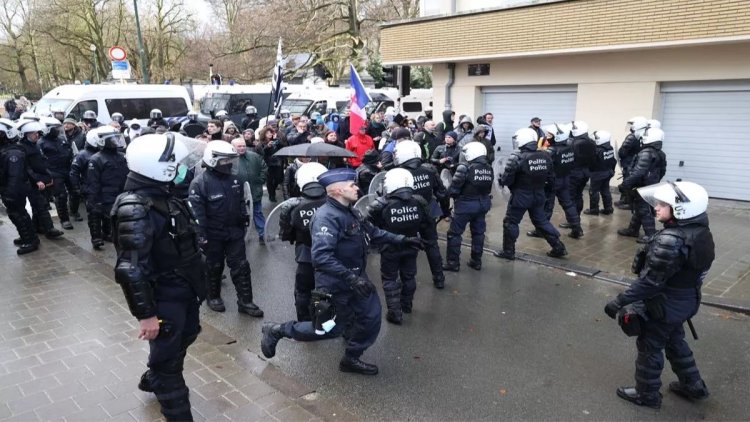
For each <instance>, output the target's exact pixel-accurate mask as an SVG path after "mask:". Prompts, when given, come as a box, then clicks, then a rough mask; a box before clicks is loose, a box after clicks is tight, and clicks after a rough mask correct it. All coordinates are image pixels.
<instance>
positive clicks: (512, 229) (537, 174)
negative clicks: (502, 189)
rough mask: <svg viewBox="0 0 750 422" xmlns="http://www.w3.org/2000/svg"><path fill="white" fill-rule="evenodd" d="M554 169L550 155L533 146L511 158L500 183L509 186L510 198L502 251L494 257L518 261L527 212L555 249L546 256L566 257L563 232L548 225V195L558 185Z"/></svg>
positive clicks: (526, 147)
mask: <svg viewBox="0 0 750 422" xmlns="http://www.w3.org/2000/svg"><path fill="white" fill-rule="evenodd" d="M552 166H553V164H552V158H551V157H550V156H549V154H547V153H546V152H544V151H537V150H536V144H534V143H531V144H528V145H523V146H521V147H520V149H519V151H515V152H513V153H512V154H511V155H510V157H509V158H508V163H507V164H506V165H505V172H504V173H503V175H502V178H501V180H500V184H501V185H502V186H507V187H508V188H509V189H510V192H511V195H510V199H509V200H508V207H507V209H506V211H505V218H504V219H503V250H502V252H497V253H495V256H498V257H502V258H507V259H514V258H515V252H516V239H518V224H519V223H520V222H521V219H522V218H523V215H524V214H526V212H527V211H528V212H529V217H530V218H531V222H532V224H534V227H535V228H536V230H537V231H540V232H541V233H542V235H543V236H544V239H545V240H546V241H547V243H549V245H550V246H552V250H551V251H550V252H548V253H547V254H548V255H550V256H553V257H561V256H564V255H566V253H567V252H566V250H565V245H563V243H562V242H561V241H560V232H558V231H557V229H555V226H553V225H552V224H551V223H550V222H549V219H548V218H547V214H546V213H545V210H544V205H545V203H546V199H547V195H548V193H549V192H550V191H551V190H552V189H554V186H555V185H554V183H555V173H554V170H553V168H552Z"/></svg>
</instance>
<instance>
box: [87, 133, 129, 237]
mask: <svg viewBox="0 0 750 422" xmlns="http://www.w3.org/2000/svg"><path fill="white" fill-rule="evenodd" d="M91 132H93V133H94V134H95V135H93V136H96V142H97V146H98V147H99V152H97V153H95V154H94V155H92V156H91V159H89V167H88V170H86V184H85V187H84V188H83V190H84V192H86V213H87V214H88V225H89V233H90V234H91V245H92V246H93V247H94V249H101V248H102V246H104V242H105V241H107V242H111V241H112V233H111V226H110V221H109V211H110V210H111V209H112V204H113V203H114V202H115V199H117V195H119V194H121V193H122V191H123V188H124V186H125V180H126V179H127V176H128V163H127V162H126V160H125V154H123V153H122V152H120V151H119V149H120V148H124V147H125V138H124V137H123V135H122V134H121V133H120V131H119V130H118V129H116V128H113V127H112V126H102V127H100V128H97V129H93V130H91ZM87 137H88V135H87Z"/></svg>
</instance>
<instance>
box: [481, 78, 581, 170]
mask: <svg viewBox="0 0 750 422" xmlns="http://www.w3.org/2000/svg"><path fill="white" fill-rule="evenodd" d="M482 93H483V94H484V110H486V111H489V112H490V113H492V114H493V115H494V116H495V121H494V122H493V124H492V126H493V127H494V128H495V138H496V139H497V144H498V145H500V146H501V147H502V148H503V149H502V151H501V153H500V156H503V157H506V156H508V154H510V152H511V151H512V146H511V145H512V144H511V138H512V137H513V134H514V133H516V131H517V130H518V129H520V128H522V127H527V126H529V124H530V122H529V121H530V120H531V119H532V118H533V117H539V118H540V119H542V126H544V125H545V124H550V123H554V122H569V121H571V120H573V118H574V117H575V114H576V94H577V87H576V85H555V86H517V87H485V88H482Z"/></svg>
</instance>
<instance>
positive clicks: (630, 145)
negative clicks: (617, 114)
mask: <svg viewBox="0 0 750 422" xmlns="http://www.w3.org/2000/svg"><path fill="white" fill-rule="evenodd" d="M646 127H648V120H647V119H646V118H645V117H643V116H636V117H633V118H632V119H630V120H628V132H629V133H628V135H627V136H626V137H625V140H624V141H622V145H620V149H619V150H618V151H617V156H618V157H619V158H620V169H622V178H623V180H624V179H625V178H627V177H628V175H629V174H630V166H632V165H633V159H635V157H636V155H638V151H640V149H641V137H642V136H643V133H644V132H645V131H646ZM629 193H630V192H627V191H626V192H621V193H620V200H619V201H617V203H616V204H615V205H617V206H618V207H619V208H620V209H628V210H629V209H632V204H631V203H632V202H633V201H632V200H633V199H635V198H630V196H629Z"/></svg>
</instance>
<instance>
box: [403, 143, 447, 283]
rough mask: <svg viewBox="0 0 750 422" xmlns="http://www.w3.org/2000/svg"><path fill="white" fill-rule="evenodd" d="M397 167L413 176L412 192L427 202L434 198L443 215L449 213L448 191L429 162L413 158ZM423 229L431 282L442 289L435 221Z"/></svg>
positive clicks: (443, 278)
mask: <svg viewBox="0 0 750 422" xmlns="http://www.w3.org/2000/svg"><path fill="white" fill-rule="evenodd" d="M399 167H401V168H404V169H406V170H409V173H411V175H412V177H414V193H416V194H417V195H419V196H421V197H422V198H424V200H425V201H427V203H428V204H430V203H431V202H432V200H433V198H434V199H436V200H437V201H438V203H439V204H440V208H441V210H442V212H443V215H447V214H448V213H449V211H448V207H449V201H450V199H449V196H448V192H447V191H446V189H445V186H443V183H442V182H441V181H440V178H439V177H438V175H437V172H436V171H435V169H434V168H433V167H432V166H431V165H429V164H423V163H422V159H421V158H413V159H411V160H408V161H406V162H405V163H403V164H401V165H399ZM425 227H426V228H425V230H424V231H422V232H420V233H419V234H420V236H421V237H422V240H423V241H424V251H425V254H426V255H427V262H428V263H429V264H430V272H431V273H432V282H433V283H434V284H435V287H437V288H439V289H442V288H443V287H445V275H444V274H443V257H442V256H441V255H440V247H439V246H438V243H437V241H438V237H437V222H436V221H434V220H433V222H432V224H429V225H427V226H425Z"/></svg>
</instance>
